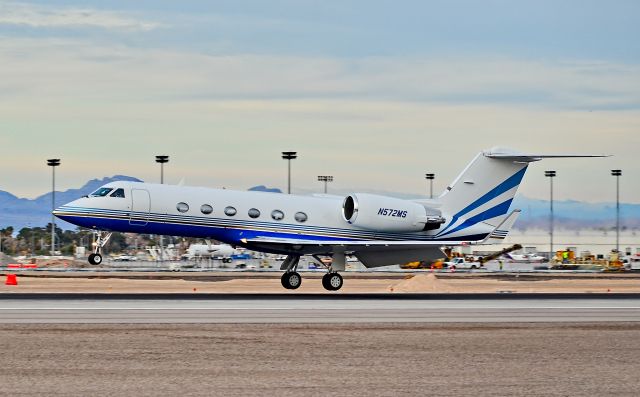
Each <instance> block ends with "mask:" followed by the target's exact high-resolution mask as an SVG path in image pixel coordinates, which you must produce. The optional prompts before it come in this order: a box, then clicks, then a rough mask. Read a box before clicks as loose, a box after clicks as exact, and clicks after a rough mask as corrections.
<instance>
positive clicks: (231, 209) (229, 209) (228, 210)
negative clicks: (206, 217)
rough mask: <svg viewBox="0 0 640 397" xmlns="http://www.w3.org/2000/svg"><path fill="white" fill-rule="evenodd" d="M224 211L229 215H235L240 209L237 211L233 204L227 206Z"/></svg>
mask: <svg viewBox="0 0 640 397" xmlns="http://www.w3.org/2000/svg"><path fill="white" fill-rule="evenodd" d="M224 213H225V214H226V215H227V216H234V215H235V214H237V213H238V211H236V209H235V207H231V206H229V207H227V208H225V209H224Z"/></svg>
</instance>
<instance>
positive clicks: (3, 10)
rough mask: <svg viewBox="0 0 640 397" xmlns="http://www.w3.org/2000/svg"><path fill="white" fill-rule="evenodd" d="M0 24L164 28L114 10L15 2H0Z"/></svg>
mask: <svg viewBox="0 0 640 397" xmlns="http://www.w3.org/2000/svg"><path fill="white" fill-rule="evenodd" d="M0 24H5V25H18V26H28V27H32V28H82V27H95V28H102V29H109V30H124V31H150V30H153V29H156V28H158V27H160V26H161V24H159V23H156V22H149V21H143V20H139V19H135V18H131V17H128V16H125V15H123V14H120V13H117V12H112V11H103V10H95V9H90V8H59V7H52V6H43V5H35V4H28V3H14V2H0Z"/></svg>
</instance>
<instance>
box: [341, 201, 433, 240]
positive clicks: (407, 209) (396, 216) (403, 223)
mask: <svg viewBox="0 0 640 397" xmlns="http://www.w3.org/2000/svg"><path fill="white" fill-rule="evenodd" d="M342 217H343V219H344V220H345V221H346V222H348V223H350V224H352V225H354V226H357V227H360V228H363V229H368V230H374V231H380V232H418V231H423V230H433V229H438V228H439V227H440V225H441V224H443V223H444V222H445V219H444V218H442V216H441V214H440V211H438V210H435V209H432V208H427V207H425V206H423V205H422V204H419V203H416V202H413V201H408V200H402V199H397V198H393V197H386V196H378V195H375V194H367V193H354V194H351V195H349V196H347V197H345V199H344V201H343V203H342Z"/></svg>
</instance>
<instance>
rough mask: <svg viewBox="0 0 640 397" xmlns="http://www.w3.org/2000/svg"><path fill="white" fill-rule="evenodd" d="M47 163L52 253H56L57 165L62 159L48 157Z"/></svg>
mask: <svg viewBox="0 0 640 397" xmlns="http://www.w3.org/2000/svg"><path fill="white" fill-rule="evenodd" d="M47 165H48V166H49V167H51V171H52V173H51V176H52V178H51V255H55V249H56V217H55V215H53V211H55V209H56V167H57V166H59V165H60V159H48V160H47Z"/></svg>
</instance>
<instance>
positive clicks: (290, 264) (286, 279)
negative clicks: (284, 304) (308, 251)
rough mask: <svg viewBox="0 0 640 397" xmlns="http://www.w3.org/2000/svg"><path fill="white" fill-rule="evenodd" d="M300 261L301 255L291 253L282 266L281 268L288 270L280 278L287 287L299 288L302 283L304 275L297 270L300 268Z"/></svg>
mask: <svg viewBox="0 0 640 397" xmlns="http://www.w3.org/2000/svg"><path fill="white" fill-rule="evenodd" d="M299 262H300V255H289V256H287V259H285V260H284V262H282V265H281V266H280V270H286V271H285V272H284V274H283V275H282V277H281V278H280V282H281V283H282V286H283V287H285V288H286V289H297V288H298V287H300V284H302V277H301V276H300V273H298V272H297V271H296V270H298V263H299Z"/></svg>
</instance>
